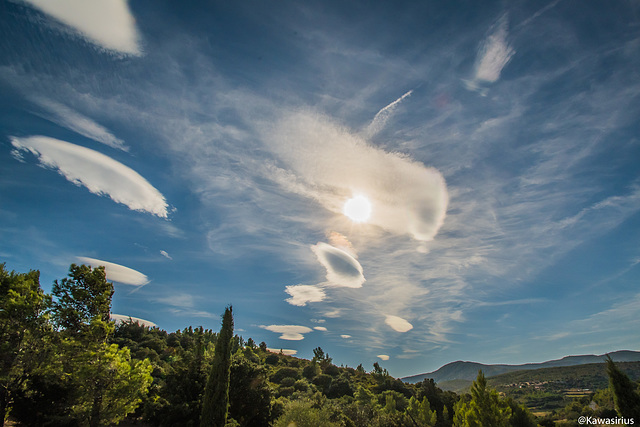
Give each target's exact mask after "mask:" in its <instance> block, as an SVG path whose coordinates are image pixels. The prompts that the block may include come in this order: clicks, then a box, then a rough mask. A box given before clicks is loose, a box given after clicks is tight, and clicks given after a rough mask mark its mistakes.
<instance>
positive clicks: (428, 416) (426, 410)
mask: <svg viewBox="0 0 640 427" xmlns="http://www.w3.org/2000/svg"><path fill="white" fill-rule="evenodd" d="M407 414H408V415H409V417H411V420H412V421H413V422H414V423H415V424H416V425H417V426H420V427H433V426H435V425H436V422H437V421H438V417H437V415H436V411H434V410H432V409H431V405H429V400H428V399H427V398H426V397H423V398H422V400H421V401H420V400H418V399H416V398H415V397H414V396H412V397H411V399H409V406H408V407H407Z"/></svg>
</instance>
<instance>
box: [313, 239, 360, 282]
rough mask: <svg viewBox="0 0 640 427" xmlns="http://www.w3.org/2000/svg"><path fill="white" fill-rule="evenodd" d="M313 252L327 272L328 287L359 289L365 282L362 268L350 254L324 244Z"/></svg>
mask: <svg viewBox="0 0 640 427" xmlns="http://www.w3.org/2000/svg"><path fill="white" fill-rule="evenodd" d="M311 250H312V251H313V253H315V254H316V257H317V258H318V261H320V264H322V265H323V266H324V268H325V269H326V270H327V281H328V285H332V286H342V287H347V288H359V287H361V286H362V284H363V283H364V282H365V278H364V275H363V274H362V266H361V265H360V263H359V262H358V260H356V259H355V258H354V257H353V256H351V255H350V254H349V253H347V252H345V251H343V250H342V249H338V248H336V247H334V246H331V245H328V244H326V243H323V242H319V243H318V244H316V245H314V246H311Z"/></svg>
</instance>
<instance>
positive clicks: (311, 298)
mask: <svg viewBox="0 0 640 427" xmlns="http://www.w3.org/2000/svg"><path fill="white" fill-rule="evenodd" d="M285 292H286V293H288V294H289V295H291V298H287V299H286V301H287V302H288V303H289V304H291V305H297V306H299V307H304V306H305V305H307V303H308V302H320V301H322V300H324V299H325V297H326V294H325V292H324V291H323V290H322V289H321V288H319V287H318V286H312V285H290V286H287V287H286V288H285Z"/></svg>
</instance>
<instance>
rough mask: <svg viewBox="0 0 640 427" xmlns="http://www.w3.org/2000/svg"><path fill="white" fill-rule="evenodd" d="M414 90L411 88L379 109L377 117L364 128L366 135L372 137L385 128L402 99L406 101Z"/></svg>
mask: <svg viewBox="0 0 640 427" xmlns="http://www.w3.org/2000/svg"><path fill="white" fill-rule="evenodd" d="M412 92H413V90H410V91H409V92H407V93H405V94H404V95H402V96H401V97H400V98H398V99H396V100H395V101H393V102H392V103H391V104H389V105H387V106H386V107H384V108H382V109H381V110H380V111H378V113H377V114H376V115H375V117H374V118H373V120H372V121H371V123H370V124H369V126H367V128H366V129H365V130H364V135H365V136H366V137H367V138H371V137H372V136H374V135H375V134H377V133H378V132H380V131H381V130H382V128H384V126H385V124H387V121H388V120H389V118H390V117H391V116H392V115H393V113H394V112H395V110H396V108H398V105H399V104H400V103H401V102H402V101H404V99H405V98H407V97H409V96H411V93H412Z"/></svg>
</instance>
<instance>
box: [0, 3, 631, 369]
mask: <svg viewBox="0 0 640 427" xmlns="http://www.w3.org/2000/svg"><path fill="white" fill-rule="evenodd" d="M0 10H1V11H2V13H1V14H0V20H1V25H0V90H1V93H2V97H1V98H0V113H1V114H0V236H1V238H0V259H1V260H2V261H4V262H6V263H7V267H8V268H9V269H14V270H17V271H26V270H28V269H30V268H36V269H39V270H40V271H41V282H42V285H43V287H44V288H45V289H46V290H50V287H51V283H52V282H53V280H54V279H60V278H62V277H64V276H65V275H66V274H67V271H68V267H69V265H70V264H71V263H74V262H75V263H80V262H84V263H89V264H92V265H94V266H95V265H106V266H107V275H108V277H109V278H110V280H113V281H114V282H115V288H116V291H115V294H114V298H113V313H115V314H118V315H122V316H132V317H135V318H140V319H144V320H145V321H147V322H152V323H153V324H156V325H158V326H159V327H161V328H163V329H166V330H169V331H173V330H176V329H181V328H184V327H186V326H188V325H194V326H196V325H203V326H205V327H206V328H212V329H214V330H217V329H218V328H219V325H220V314H221V313H222V312H223V311H224V307H225V306H226V305H228V304H233V307H234V316H235V324H236V330H237V332H238V333H240V334H241V335H243V336H244V337H245V338H248V337H252V338H253V339H254V340H256V341H258V342H260V341H265V342H266V343H267V344H268V346H269V347H270V348H274V349H281V348H282V349H285V350H288V351H289V352H290V353H295V354H296V355H297V356H300V357H306V358H310V357H311V356H312V349H313V348H315V347H317V346H321V347H322V348H323V349H324V350H325V351H326V352H328V353H329V354H330V355H331V356H332V357H333V358H334V362H336V363H337V364H345V365H349V366H354V367H355V366H357V365H358V364H359V363H362V364H363V365H364V366H365V368H367V369H371V365H372V364H373V363H374V362H376V361H378V362H380V363H381V365H382V366H383V367H385V368H387V369H388V370H389V371H390V373H391V374H392V375H395V376H405V375H411V374H417V373H421V372H427V371H431V370H435V369H437V368H438V367H439V366H441V365H443V364H445V363H448V362H451V361H454V360H460V359H462V360H473V361H478V362H484V363H525V362H538V361H543V360H548V359H552V358H559V357H563V356H565V355H569V354H586V353H597V354H601V353H605V352H609V351H614V350H620V349H630V350H640V335H639V334H638V330H639V326H640V324H639V323H640V322H639V321H638V319H640V289H639V288H638V280H639V279H640V265H639V264H640V248H639V247H638V243H637V242H638V241H640V166H639V164H638V161H639V160H640V121H639V120H638V117H640V71H639V70H640V5H639V4H638V3H637V2H635V1H631V0H619V1H614V2H611V1H597V0H596V1H591V2H583V1H571V0H563V1H560V0H555V1H551V2H549V1H535V2H534V1H513V2H498V1H496V2H481V3H480V2H468V1H453V2H452V1H425V2H393V4H391V3H388V2H348V3H347V4H345V2H329V1H323V2H316V1H311V2H292V1H283V2H277V5H276V4H270V3H268V2H258V1H255V2H254V1H247V2H217V1H215V2H210V1H206V2H205V1H194V2H188V4H183V3H176V2H168V1H154V2H148V1H131V2H129V3H127V2H124V1H115V0H114V1H113V2H109V3H106V2H104V3H101V4H94V3H89V2H84V1H80V0H65V1H60V2H57V3H55V4H54V3H53V2H47V1H44V0H29V1H23V2H21V1H15V2H14V1H2V3H0ZM358 196H360V197H361V198H360V199H356V200H366V201H365V202H362V203H364V205H366V206H365V207H367V208H368V209H370V212H365V213H362V215H364V216H366V217H367V218H366V219H365V220H363V221H354V220H352V219H351V218H350V217H349V216H348V215H346V214H345V211H344V206H345V204H346V203H347V202H348V201H349V200H350V199H353V198H356V197H358Z"/></svg>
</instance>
